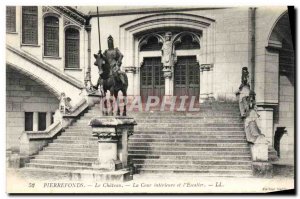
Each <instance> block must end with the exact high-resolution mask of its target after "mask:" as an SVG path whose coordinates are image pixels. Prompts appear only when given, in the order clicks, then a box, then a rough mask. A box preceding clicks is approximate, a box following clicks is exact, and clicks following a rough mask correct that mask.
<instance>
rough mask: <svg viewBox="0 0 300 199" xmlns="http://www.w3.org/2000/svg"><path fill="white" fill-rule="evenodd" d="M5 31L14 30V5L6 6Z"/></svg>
mask: <svg viewBox="0 0 300 199" xmlns="http://www.w3.org/2000/svg"><path fill="white" fill-rule="evenodd" d="M6 32H16V6H7V7H6Z"/></svg>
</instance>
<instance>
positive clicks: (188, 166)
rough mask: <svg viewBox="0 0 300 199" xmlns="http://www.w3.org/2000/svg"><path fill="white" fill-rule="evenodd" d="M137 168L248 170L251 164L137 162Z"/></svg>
mask: <svg viewBox="0 0 300 199" xmlns="http://www.w3.org/2000/svg"><path fill="white" fill-rule="evenodd" d="M134 166H135V167H136V168H143V169H173V170H176V169H183V170H184V169H191V170H198V171H199V170H200V171H201V170H227V169H230V170H248V171H251V169H252V166H251V164H250V165H213V164H211V165H193V164H135V165H134Z"/></svg>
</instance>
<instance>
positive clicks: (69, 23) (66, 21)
mask: <svg viewBox="0 0 300 199" xmlns="http://www.w3.org/2000/svg"><path fill="white" fill-rule="evenodd" d="M71 24H72V22H71V21H70V20H69V19H66V18H64V26H67V25H71Z"/></svg>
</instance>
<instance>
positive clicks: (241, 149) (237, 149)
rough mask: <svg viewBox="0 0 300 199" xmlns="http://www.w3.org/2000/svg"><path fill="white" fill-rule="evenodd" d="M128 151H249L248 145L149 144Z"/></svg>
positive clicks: (130, 148)
mask: <svg viewBox="0 0 300 199" xmlns="http://www.w3.org/2000/svg"><path fill="white" fill-rule="evenodd" d="M128 151H130V152H135V151H147V152H149V153H156V152H162V151H165V152H170V151H172V152H201V151H205V152H208V151H221V152H232V151H234V152H236V151H238V152H250V149H249V147H170V146H166V147H149V146H129V147H128Z"/></svg>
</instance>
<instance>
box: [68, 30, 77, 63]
mask: <svg viewBox="0 0 300 199" xmlns="http://www.w3.org/2000/svg"><path fill="white" fill-rule="evenodd" d="M65 60H66V61H65V68H79V31H78V30H77V29H75V28H68V29H67V30H66V32H65Z"/></svg>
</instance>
